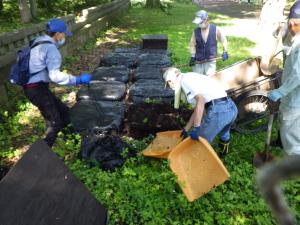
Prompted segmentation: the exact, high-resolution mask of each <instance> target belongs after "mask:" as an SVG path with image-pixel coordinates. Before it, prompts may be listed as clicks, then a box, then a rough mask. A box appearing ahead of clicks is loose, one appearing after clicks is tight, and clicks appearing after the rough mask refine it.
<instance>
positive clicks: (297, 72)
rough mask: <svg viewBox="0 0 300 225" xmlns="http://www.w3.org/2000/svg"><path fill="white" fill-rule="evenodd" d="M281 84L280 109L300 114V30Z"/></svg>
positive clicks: (287, 59) (294, 41) (290, 52)
mask: <svg viewBox="0 0 300 225" xmlns="http://www.w3.org/2000/svg"><path fill="white" fill-rule="evenodd" d="M281 82H282V84H281V86H280V87H279V88H278V90H279V91H280V93H282V94H283V97H282V98H281V100H280V101H281V102H280V109H281V111H283V112H287V113H289V114H290V113H292V111H293V110H294V111H295V112H297V114H298V115H299V114H300V32H299V33H298V34H296V35H295V36H294V37H293V39H292V46H291V48H290V50H289V51H287V57H286V61H285V66H284V69H283V73H282V77H281Z"/></svg>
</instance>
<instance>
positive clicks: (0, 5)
mask: <svg viewBox="0 0 300 225" xmlns="http://www.w3.org/2000/svg"><path fill="white" fill-rule="evenodd" d="M2 9H3V0H0V12H1V11H2Z"/></svg>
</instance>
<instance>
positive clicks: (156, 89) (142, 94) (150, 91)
mask: <svg viewBox="0 0 300 225" xmlns="http://www.w3.org/2000/svg"><path fill="white" fill-rule="evenodd" d="M173 99H174V91H173V90H171V89H170V88H165V86H164V82H162V81H160V80H143V79H141V80H138V81H137V82H135V83H134V84H133V85H132V86H131V87H130V89H129V97H128V100H129V101H130V102H131V103H141V102H144V101H152V100H156V101H158V102H159V101H161V102H166V103H171V102H172V101H173Z"/></svg>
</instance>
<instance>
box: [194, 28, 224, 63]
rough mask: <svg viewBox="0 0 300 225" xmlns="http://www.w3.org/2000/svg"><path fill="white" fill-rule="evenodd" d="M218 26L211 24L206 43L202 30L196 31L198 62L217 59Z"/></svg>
mask: <svg viewBox="0 0 300 225" xmlns="http://www.w3.org/2000/svg"><path fill="white" fill-rule="evenodd" d="M216 30H217V27H216V25H213V24H210V25H209V31H208V37H207V41H206V43H205V42H204V40H203V38H202V35H201V29H200V28H199V27H198V28H196V29H195V31H194V32H195V38H196V55H195V57H196V60H197V61H202V60H208V59H213V58H216V57H217V50H218V47H217V38H216Z"/></svg>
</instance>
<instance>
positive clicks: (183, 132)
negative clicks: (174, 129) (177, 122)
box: [180, 128, 189, 139]
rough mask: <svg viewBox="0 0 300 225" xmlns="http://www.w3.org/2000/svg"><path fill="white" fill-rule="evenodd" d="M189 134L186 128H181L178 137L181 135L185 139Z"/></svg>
mask: <svg viewBox="0 0 300 225" xmlns="http://www.w3.org/2000/svg"><path fill="white" fill-rule="evenodd" d="M188 136H189V134H188V132H187V131H186V129H184V128H183V129H182V131H181V134H180V137H182V139H185V138H187V137H188Z"/></svg>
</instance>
